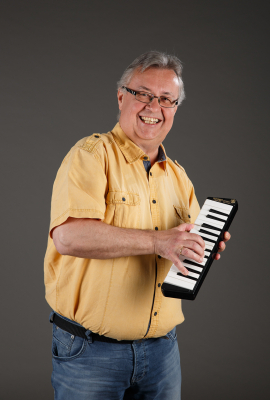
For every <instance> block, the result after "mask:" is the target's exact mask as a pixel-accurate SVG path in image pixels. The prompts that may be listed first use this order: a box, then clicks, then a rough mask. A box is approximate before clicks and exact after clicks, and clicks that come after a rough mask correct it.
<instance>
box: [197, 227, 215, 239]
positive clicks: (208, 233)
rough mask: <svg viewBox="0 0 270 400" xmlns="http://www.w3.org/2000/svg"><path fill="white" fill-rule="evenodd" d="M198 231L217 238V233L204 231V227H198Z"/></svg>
mask: <svg viewBox="0 0 270 400" xmlns="http://www.w3.org/2000/svg"><path fill="white" fill-rule="evenodd" d="M199 232H202V233H206V235H211V236H215V237H216V238H218V233H212V232H209V231H205V230H204V229H200V230H199Z"/></svg>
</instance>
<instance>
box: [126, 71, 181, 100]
mask: <svg viewBox="0 0 270 400" xmlns="http://www.w3.org/2000/svg"><path fill="white" fill-rule="evenodd" d="M129 86H130V87H131V88H132V89H134V90H149V91H151V92H152V93H153V94H155V95H162V94H171V95H172V96H176V97H177V96H178V93H179V80H178V78H177V76H176V73H175V72H174V71H173V70H171V69H160V68H148V69H146V70H145V71H143V72H140V71H139V70H137V71H135V73H134V74H133V75H132V78H131V80H130V81H129Z"/></svg>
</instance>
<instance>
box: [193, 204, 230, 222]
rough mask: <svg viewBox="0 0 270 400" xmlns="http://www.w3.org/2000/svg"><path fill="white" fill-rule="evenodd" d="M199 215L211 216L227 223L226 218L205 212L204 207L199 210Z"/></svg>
mask: <svg viewBox="0 0 270 400" xmlns="http://www.w3.org/2000/svg"><path fill="white" fill-rule="evenodd" d="M200 215H212V217H215V218H219V219H222V220H223V221H227V219H228V217H225V216H224V215H219V214H215V213H213V212H211V211H208V210H206V209H205V208H204V207H203V208H202V209H201V211H200Z"/></svg>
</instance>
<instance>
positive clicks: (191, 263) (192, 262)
mask: <svg viewBox="0 0 270 400" xmlns="http://www.w3.org/2000/svg"><path fill="white" fill-rule="evenodd" d="M183 262H184V263H186V264H189V265H194V266H195V267H200V268H203V267H204V266H203V265H201V264H197V263H195V261H189V260H183Z"/></svg>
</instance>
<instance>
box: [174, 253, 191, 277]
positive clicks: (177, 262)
mask: <svg viewBox="0 0 270 400" xmlns="http://www.w3.org/2000/svg"><path fill="white" fill-rule="evenodd" d="M172 261H173V263H174V265H175V266H176V268H178V269H179V271H180V272H181V274H183V275H188V270H187V269H186V268H185V267H184V265H183V264H182V263H181V261H180V260H179V258H178V257H175V258H174V259H173V260H172Z"/></svg>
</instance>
